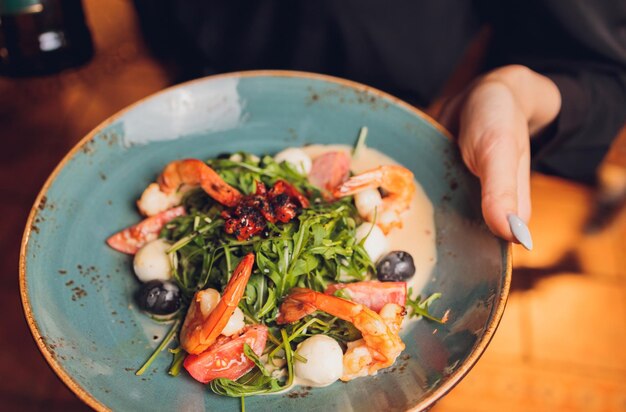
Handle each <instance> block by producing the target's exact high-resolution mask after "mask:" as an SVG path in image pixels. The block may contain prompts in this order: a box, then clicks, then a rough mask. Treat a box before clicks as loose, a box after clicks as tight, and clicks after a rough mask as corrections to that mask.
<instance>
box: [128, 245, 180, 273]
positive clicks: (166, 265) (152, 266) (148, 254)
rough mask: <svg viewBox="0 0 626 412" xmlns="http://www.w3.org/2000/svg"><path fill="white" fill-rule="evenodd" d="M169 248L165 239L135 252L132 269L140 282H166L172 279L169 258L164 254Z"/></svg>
mask: <svg viewBox="0 0 626 412" xmlns="http://www.w3.org/2000/svg"><path fill="white" fill-rule="evenodd" d="M170 246H171V245H170V244H169V243H168V242H167V241H166V240H165V239H156V240H153V241H151V242H148V243H146V244H145V245H144V246H143V247H142V248H141V249H139V251H137V253H136V254H135V258H134V260H133V267H134V269H135V275H137V278H139V280H140V281H142V282H149V281H151V280H161V281H166V280H169V279H170V278H171V277H172V262H171V258H170V256H168V254H167V253H165V251H166V250H167V249H169V248H170Z"/></svg>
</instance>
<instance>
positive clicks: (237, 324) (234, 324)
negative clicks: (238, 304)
mask: <svg viewBox="0 0 626 412" xmlns="http://www.w3.org/2000/svg"><path fill="white" fill-rule="evenodd" d="M244 326H246V324H245V323H244V321H243V312H242V311H241V309H239V308H235V311H234V312H233V314H232V315H230V319H228V323H227V324H226V326H225V327H224V329H223V330H222V335H225V336H232V335H235V334H237V333H239V332H240V331H241V329H243V327H244Z"/></svg>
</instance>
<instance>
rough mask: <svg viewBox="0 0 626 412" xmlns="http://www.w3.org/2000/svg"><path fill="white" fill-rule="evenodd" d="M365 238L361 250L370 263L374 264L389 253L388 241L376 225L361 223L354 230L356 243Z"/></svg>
mask: <svg viewBox="0 0 626 412" xmlns="http://www.w3.org/2000/svg"><path fill="white" fill-rule="evenodd" d="M370 230H371V232H370ZM368 233H369V236H368ZM365 236H367V239H365V242H364V243H363V248H364V249H365V251H366V252H367V254H368V255H369V257H370V259H371V260H372V262H374V263H376V261H377V260H378V259H380V258H381V257H382V256H383V255H385V254H386V253H387V252H389V240H388V239H387V237H386V236H385V234H384V233H383V231H382V230H381V229H380V228H379V227H378V226H377V225H375V224H373V223H370V222H365V223H362V224H361V225H359V227H357V228H356V241H357V242H360V241H361V240H363V238H365Z"/></svg>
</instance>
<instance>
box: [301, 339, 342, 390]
mask: <svg viewBox="0 0 626 412" xmlns="http://www.w3.org/2000/svg"><path fill="white" fill-rule="evenodd" d="M296 353H297V354H298V355H300V356H302V357H304V358H306V360H307V361H306V363H304V362H300V361H299V360H297V359H296V361H295V363H294V370H295V373H296V376H297V377H298V378H299V379H300V380H302V381H304V382H303V383H306V384H307V385H310V386H327V385H330V384H331V383H333V382H335V381H336V380H337V379H339V378H341V376H342V375H343V352H342V351H341V347H340V346H339V344H338V343H337V341H336V340H334V339H333V338H331V337H328V336H326V335H315V336H311V337H310V338H308V339H306V340H305V341H303V342H302V343H301V344H299V345H298V349H297V350H296Z"/></svg>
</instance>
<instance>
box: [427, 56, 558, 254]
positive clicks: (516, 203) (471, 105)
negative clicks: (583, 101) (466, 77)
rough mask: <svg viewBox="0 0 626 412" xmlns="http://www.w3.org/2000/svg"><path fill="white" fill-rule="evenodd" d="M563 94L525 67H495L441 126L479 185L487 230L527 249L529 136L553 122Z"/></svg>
mask: <svg viewBox="0 0 626 412" xmlns="http://www.w3.org/2000/svg"><path fill="white" fill-rule="evenodd" d="M560 107H561V95H560V93H559V90H558V88H557V87H556V85H555V84H554V83H553V82H552V81H551V80H550V79H548V78H547V77H545V76H542V75H540V74H538V73H535V72H533V71H531V70H530V69H528V68H526V67H524V66H517V65H515V66H505V67H501V68H498V69H496V70H494V71H492V72H490V73H488V74H486V75H484V76H482V77H480V78H478V79H477V80H476V81H474V82H473V83H472V84H471V85H470V86H469V87H468V88H467V89H466V90H465V91H464V92H463V93H461V94H460V95H458V96H456V97H454V98H452V99H451V100H450V101H448V102H447V103H446V105H445V106H444V108H443V110H442V112H441V115H440V118H439V120H440V122H441V123H442V124H443V125H444V126H445V127H447V128H448V129H449V130H450V131H451V132H452V133H453V134H456V136H458V143H459V147H460V150H461V154H462V156H463V160H464V161H465V164H466V165H467V167H468V168H469V169H470V171H471V172H472V173H474V174H475V175H476V176H477V177H478V178H479V179H480V182H481V187H482V211H483V216H484V218H485V221H486V223H487V225H488V226H489V228H490V229H491V231H492V232H493V233H494V234H496V235H497V236H500V237H501V238H503V239H506V240H509V241H518V242H520V243H522V244H523V245H524V246H525V247H526V248H527V249H531V248H532V239H531V236H530V233H529V232H528V228H527V226H526V224H527V222H528V220H529V219H530V212H531V205H530V137H531V136H534V135H536V134H538V133H539V132H541V131H542V130H543V129H545V127H547V126H548V125H549V124H550V123H552V122H553V121H554V119H556V117H557V115H558V113H559V110H560Z"/></svg>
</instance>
